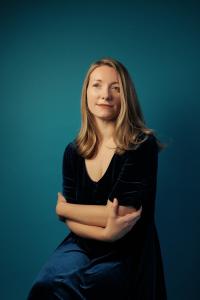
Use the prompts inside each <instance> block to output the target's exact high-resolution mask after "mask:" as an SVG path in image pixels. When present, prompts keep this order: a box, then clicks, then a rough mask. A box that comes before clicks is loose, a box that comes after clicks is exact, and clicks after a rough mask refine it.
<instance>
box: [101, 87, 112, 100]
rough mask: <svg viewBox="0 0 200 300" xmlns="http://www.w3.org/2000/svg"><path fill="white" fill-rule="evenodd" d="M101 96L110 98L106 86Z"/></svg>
mask: <svg viewBox="0 0 200 300" xmlns="http://www.w3.org/2000/svg"><path fill="white" fill-rule="evenodd" d="M101 96H102V98H103V99H109V98H110V90H109V89H108V88H105V89H103V90H102V95H101Z"/></svg>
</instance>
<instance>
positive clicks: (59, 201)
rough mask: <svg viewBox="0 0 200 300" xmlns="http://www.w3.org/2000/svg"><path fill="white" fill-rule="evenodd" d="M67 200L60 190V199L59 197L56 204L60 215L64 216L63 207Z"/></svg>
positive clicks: (57, 212)
mask: <svg viewBox="0 0 200 300" xmlns="http://www.w3.org/2000/svg"><path fill="white" fill-rule="evenodd" d="M66 203H67V200H66V199H65V197H64V196H63V194H62V193H60V192H58V199H57V204H56V214H57V215H58V216H60V217H62V215H61V212H62V207H63V205H66Z"/></svg>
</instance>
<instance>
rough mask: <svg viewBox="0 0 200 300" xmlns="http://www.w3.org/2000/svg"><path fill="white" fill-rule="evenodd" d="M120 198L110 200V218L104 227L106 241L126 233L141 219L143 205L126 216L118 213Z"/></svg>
mask: <svg viewBox="0 0 200 300" xmlns="http://www.w3.org/2000/svg"><path fill="white" fill-rule="evenodd" d="M118 208H119V206H118V200H117V199H116V198H114V201H113V202H111V201H110V200H108V202H107V209H108V219H107V224H106V227H105V228H104V237H105V240H106V241H110V242H113V241H116V240H118V239H120V238H122V237H123V236H124V235H126V234H127V233H128V232H129V231H130V230H131V229H132V228H133V226H134V225H135V223H136V222H137V221H138V220H139V219H140V216H141V212H142V207H141V208H140V209H139V210H137V211H134V212H132V213H130V214H126V215H124V216H119V215H118Z"/></svg>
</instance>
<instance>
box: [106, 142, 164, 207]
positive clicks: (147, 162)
mask: <svg viewBox="0 0 200 300" xmlns="http://www.w3.org/2000/svg"><path fill="white" fill-rule="evenodd" d="M157 163H158V147H157V143H156V138H155V137H154V136H148V137H147V139H146V140H145V141H144V142H143V143H142V144H141V145H139V147H138V148H137V149H136V150H128V153H127V158H126V160H125V162H124V164H123V165H122V169H121V171H120V173H119V176H118V178H117V181H116V183H115V185H114V186H113V189H112V191H111V193H110V194H109V197H108V198H109V199H110V200H113V198H114V197H116V198H117V199H118V201H119V205H125V206H133V207H135V208H136V209H138V208H140V206H141V205H142V206H143V207H144V206H145V205H146V204H147V201H148V199H150V197H151V196H152V195H153V193H154V192H155V184H156V176H157Z"/></svg>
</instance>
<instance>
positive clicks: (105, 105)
mask: <svg viewBox="0 0 200 300" xmlns="http://www.w3.org/2000/svg"><path fill="white" fill-rule="evenodd" d="M97 105H98V106H101V107H105V108H107V107H108V108H109V107H112V105H107V104H97Z"/></svg>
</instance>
